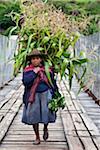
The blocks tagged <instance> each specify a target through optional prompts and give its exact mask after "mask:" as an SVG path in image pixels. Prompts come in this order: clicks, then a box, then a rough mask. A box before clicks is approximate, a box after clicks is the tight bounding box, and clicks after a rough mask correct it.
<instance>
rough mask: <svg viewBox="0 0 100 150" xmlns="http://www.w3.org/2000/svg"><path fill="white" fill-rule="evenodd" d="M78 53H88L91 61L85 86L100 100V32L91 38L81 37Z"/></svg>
mask: <svg viewBox="0 0 100 150" xmlns="http://www.w3.org/2000/svg"><path fill="white" fill-rule="evenodd" d="M75 50H76V53H77V54H79V52H80V51H81V50H83V51H85V52H86V56H87V57H88V58H89V59H90V62H89V64H88V67H87V68H88V71H87V74H86V76H85V84H86V86H87V87H89V89H91V91H92V93H93V94H94V95H95V96H96V97H97V99H100V32H98V33H95V34H93V35H90V36H83V35H82V36H81V37H80V39H79V40H78V42H77V43H76V47H75Z"/></svg>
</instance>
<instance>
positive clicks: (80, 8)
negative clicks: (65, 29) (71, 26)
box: [48, 0, 100, 35]
mask: <svg viewBox="0 0 100 150" xmlns="http://www.w3.org/2000/svg"><path fill="white" fill-rule="evenodd" d="M48 2H49V4H54V6H55V7H56V8H57V9H61V10H62V11H63V12H64V13H66V15H67V16H69V17H70V19H71V20H72V22H73V23H74V22H77V21H78V22H79V23H80V22H82V24H85V27H83V26H82V28H83V30H82V29H81V30H80V33H82V34H84V35H89V34H93V33H95V32H98V31H100V28H99V27H98V22H99V21H100V2H99V1H98V0H88V1H85V0H83V1H82V0H76V1H70V0H68V1H67V0H62V1H60V0H48ZM95 18H96V19H95ZM83 20H84V21H83Z"/></svg>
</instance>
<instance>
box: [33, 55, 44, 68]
mask: <svg viewBox="0 0 100 150" xmlns="http://www.w3.org/2000/svg"><path fill="white" fill-rule="evenodd" d="M41 61H42V59H41V58H40V57H39V56H33V57H32V58H31V63H32V65H33V66H34V67H38V66H39V65H40V64H41Z"/></svg>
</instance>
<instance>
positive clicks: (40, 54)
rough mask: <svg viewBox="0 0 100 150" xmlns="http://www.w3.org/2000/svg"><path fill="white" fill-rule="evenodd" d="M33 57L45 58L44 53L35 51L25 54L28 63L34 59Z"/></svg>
mask: <svg viewBox="0 0 100 150" xmlns="http://www.w3.org/2000/svg"><path fill="white" fill-rule="evenodd" d="M34 56H39V57H41V58H44V57H45V56H46V54H44V53H41V52H40V51H39V50H37V49H34V50H33V51H32V52H30V53H29V54H27V56H26V60H27V61H28V60H30V59H31V58H32V57H34Z"/></svg>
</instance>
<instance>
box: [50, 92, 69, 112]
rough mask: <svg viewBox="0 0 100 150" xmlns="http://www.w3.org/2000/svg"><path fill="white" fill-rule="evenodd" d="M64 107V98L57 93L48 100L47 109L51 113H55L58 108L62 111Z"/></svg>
mask: <svg viewBox="0 0 100 150" xmlns="http://www.w3.org/2000/svg"><path fill="white" fill-rule="evenodd" d="M65 106H66V103H65V98H64V97H62V96H61V94H60V93H59V92H56V93H55V96H54V98H53V99H51V100H50V102H49V104H48V107H49V109H50V110H51V111H52V112H54V111H55V112H57V111H58V109H59V108H61V109H64V108H65Z"/></svg>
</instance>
